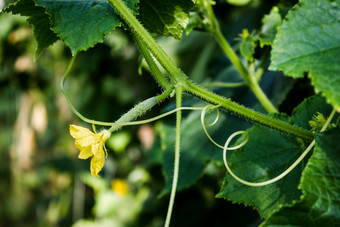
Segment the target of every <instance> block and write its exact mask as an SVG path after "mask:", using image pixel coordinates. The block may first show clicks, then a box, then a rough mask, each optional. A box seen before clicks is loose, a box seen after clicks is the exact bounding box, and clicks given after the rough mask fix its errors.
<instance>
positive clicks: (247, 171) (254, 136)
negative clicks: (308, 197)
mask: <svg viewBox="0 0 340 227" xmlns="http://www.w3.org/2000/svg"><path fill="white" fill-rule="evenodd" d="M320 99H321V100H323V99H322V98H320V97H314V98H312V99H309V100H307V101H305V102H303V103H301V104H300V105H299V106H298V107H297V108H296V109H295V111H294V116H293V117H291V118H288V117H283V116H281V117H280V118H281V119H282V120H284V119H285V118H286V121H289V120H290V121H293V122H294V123H296V122H295V121H296V120H298V121H301V122H305V123H303V124H300V125H298V126H304V125H308V127H310V126H309V124H308V121H309V120H310V119H311V118H312V116H313V114H316V112H320V111H323V110H324V109H327V110H328V108H329V105H327V104H326V102H325V100H323V101H321V100H320ZM323 106H328V108H326V107H323ZM323 114H327V113H323ZM248 132H249V142H248V143H247V144H246V145H245V146H244V147H242V148H241V149H239V150H237V151H234V153H233V154H232V155H231V157H230V158H229V163H230V168H231V169H232V171H233V172H234V173H235V174H236V175H237V176H239V177H241V178H242V179H245V180H247V181H251V182H263V181H266V180H270V179H272V178H274V177H276V176H278V175H279V174H281V173H282V172H283V171H285V170H286V169H287V168H288V167H289V166H290V165H291V164H292V163H293V162H294V161H295V160H296V159H297V158H298V157H299V155H300V154H301V153H302V152H303V151H304V150H305V148H306V145H307V144H304V142H303V141H301V140H300V139H297V138H296V137H293V136H290V135H284V134H281V133H279V132H276V131H270V130H268V129H266V128H263V127H261V126H258V125H254V126H253V127H252V128H251V129H249V130H248ZM306 162H307V161H306V159H305V160H304V161H303V162H302V163H300V164H299V165H298V166H297V167H295V169H294V170H293V171H292V172H290V173H289V174H288V175H287V176H285V177H284V178H283V179H281V180H279V181H278V182H275V183H273V184H270V185H266V186H263V187H250V186H247V185H243V184H241V183H239V182H238V181H236V180H235V179H234V178H233V177H232V176H231V175H229V174H227V176H226V178H225V181H224V185H223V186H222V188H221V191H220V192H219V194H218V195H217V197H219V198H225V199H228V200H231V201H233V202H237V203H244V204H245V205H251V206H253V207H254V208H256V209H257V210H258V211H259V213H260V214H261V215H262V216H263V217H269V216H270V215H271V214H273V213H274V212H276V211H278V210H279V209H280V208H281V207H282V206H287V205H290V204H293V202H294V201H299V200H300V198H301V195H302V192H301V190H299V189H298V185H299V183H300V176H301V172H302V170H303V168H304V164H305V163H306Z"/></svg>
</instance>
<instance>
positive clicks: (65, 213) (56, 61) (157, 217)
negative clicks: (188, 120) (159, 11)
mask: <svg viewBox="0 0 340 227" xmlns="http://www.w3.org/2000/svg"><path fill="white" fill-rule="evenodd" d="M242 2H244V3H243V4H241V6H235V5H231V4H233V1H229V3H230V4H228V3H226V1H222V0H221V1H218V3H219V4H218V7H216V8H215V12H216V15H217V17H218V18H219V19H220V22H221V26H222V28H223V31H224V32H225V35H226V36H227V38H228V39H229V40H230V42H231V43H232V44H233V45H234V46H235V47H236V48H237V47H238V45H239V42H240V40H237V39H235V37H236V38H237V37H239V34H240V33H242V29H244V28H247V29H248V30H249V31H252V30H255V29H258V28H259V26H260V25H261V23H260V22H261V19H262V17H263V15H264V14H266V13H269V11H270V9H271V7H272V6H273V5H275V4H278V3H280V4H282V5H287V6H291V5H293V3H294V1H280V2H278V1H270V2H269V1H259V0H257V1H251V2H250V3H249V1H242ZM8 3H9V2H4V1H1V4H2V6H4V5H6V4H8ZM158 41H159V43H161V45H162V46H163V47H164V49H165V50H166V52H167V53H169V54H170V55H171V56H172V57H173V59H175V61H176V62H177V64H178V65H179V67H180V68H181V69H183V71H184V72H186V73H187V75H188V76H189V77H191V78H192V79H193V80H194V81H196V82H198V83H203V84H208V83H209V82H211V81H213V80H215V79H216V78H217V79H220V78H222V79H223V78H225V77H228V80H229V82H231V81H239V80H240V78H239V76H238V75H237V73H235V70H233V69H232V68H231V67H229V65H230V63H229V61H228V60H227V59H226V57H225V56H224V54H223V53H222V51H221V50H220V48H219V47H218V46H217V44H216V42H215V41H214V39H213V38H212V37H211V36H210V35H209V34H207V33H204V32H199V31H193V32H191V33H190V34H189V35H185V34H184V36H183V40H182V41H180V42H179V41H175V40H174V39H173V38H160V39H159V40H158ZM35 46H36V43H35V41H34V38H33V34H32V29H31V27H30V26H29V25H28V24H27V23H26V21H25V18H24V17H18V16H14V15H10V14H0V90H1V93H0V132H1V133H0V176H1V177H0V198H1V199H0V200H1V202H0V226H162V225H163V222H164V219H165V215H166V210H167V205H168V197H169V195H168V194H167V193H163V194H164V195H163V196H159V195H160V193H161V192H162V191H163V189H164V187H165V182H166V179H165V175H164V173H163V172H162V168H161V161H160V155H161V154H160V153H161V152H162V149H161V146H162V141H161V138H160V137H161V128H162V125H163V127H164V125H170V126H171V125H173V124H174V121H173V120H174V116H170V117H168V118H167V119H165V120H163V121H162V122H163V123H161V122H157V123H153V124H147V125H142V126H132V127H126V128H124V129H123V130H121V131H119V132H117V133H114V134H113V136H112V137H111V138H110V140H109V141H108V142H107V148H108V150H109V155H108V157H107V160H106V163H105V167H104V170H103V171H102V172H101V177H100V178H95V177H93V176H91V175H90V171H89V160H86V161H84V160H79V159H77V155H78V151H77V150H76V148H75V146H74V140H73V139H72V138H71V136H70V135H69V129H68V128H69V124H71V123H72V124H78V125H83V126H86V127H89V128H90V127H91V126H90V125H86V124H83V123H82V122H81V121H80V120H79V119H77V118H76V116H75V115H74V114H73V113H72V112H71V111H70V108H69V106H68V103H67V102H66V100H65V98H64V97H63V95H62V93H61V92H60V88H59V83H60V80H61V77H62V75H63V73H64V72H65V70H66V67H67V64H68V62H69V60H70V58H71V54H70V51H69V50H68V49H67V48H66V47H65V46H64V45H63V44H62V43H61V42H57V43H55V44H54V45H53V46H51V47H50V48H48V49H47V50H46V51H45V52H44V53H43V54H42V56H40V58H39V59H38V60H37V61H36V62H34V61H33V55H34V50H35ZM256 51H257V52H256V53H258V54H259V55H261V53H262V52H263V49H260V50H256ZM255 56H256V55H255ZM138 72H141V75H140V74H139V73H138ZM264 78H265V79H263V82H264V83H263V84H261V85H262V86H263V87H264V89H265V90H266V91H267V92H269V93H270V92H272V94H279V93H280V94H281V95H282V97H271V98H272V100H275V102H276V104H279V103H282V105H281V106H280V108H281V110H284V111H285V112H287V113H289V111H291V110H292V109H293V107H294V104H290V105H287V104H285V103H284V102H283V100H284V97H285V96H286V95H290V94H289V88H291V87H292V86H293V82H292V81H291V80H289V79H286V78H283V77H282V75H281V74H279V73H268V74H266V75H264ZM278 82H279V83H278ZM273 84H276V86H273ZM279 84H285V86H284V89H283V87H279V86H278V85H279ZM294 86H298V85H297V84H295V85H294ZM287 88H288V89H287ZM66 89H67V91H68V93H69V95H70V97H71V98H72V101H73V103H74V104H75V106H76V107H77V108H78V110H79V111H80V112H81V113H82V114H83V115H85V116H86V117H88V118H90V119H96V120H102V121H114V120H116V119H118V118H119V116H121V115H122V114H123V113H124V112H126V111H127V110H128V109H130V108H131V107H132V106H133V105H134V104H136V103H138V102H139V101H142V100H144V99H146V98H148V97H151V96H154V95H155V94H157V93H160V92H161V90H160V88H159V87H158V86H157V85H156V84H155V81H154V80H153V78H152V76H151V75H149V73H148V71H147V70H145V68H144V67H143V63H142V59H141V58H140V54H139V51H138V49H137V48H136V46H135V43H134V41H133V40H132V39H131V36H130V34H129V32H128V31H126V30H124V29H117V30H116V31H114V32H112V34H110V35H108V36H107V37H106V39H105V41H104V43H102V44H99V45H97V46H96V47H94V48H92V49H90V50H89V51H87V52H86V53H81V54H79V56H78V58H77V60H76V62H75V65H74V68H73V70H72V73H71V76H70V78H69V79H68V81H67V82H66ZM275 89H276V90H275ZM277 89H281V90H282V92H273V90H275V91H277ZM306 89H307V90H308V88H306ZM300 90H301V89H300ZM215 91H216V92H217V93H220V94H223V95H225V96H227V97H233V99H234V100H236V101H237V102H239V103H242V104H243V105H246V106H249V107H252V108H254V109H257V110H259V111H262V109H261V107H260V106H259V105H257V104H256V102H255V98H254V97H253V95H252V94H251V92H249V90H248V89H247V88H245V87H241V88H235V89H225V88H216V89H215ZM307 94H308V93H305V95H307ZM301 99H303V97H301ZM185 102H186V104H188V105H190V104H192V103H194V102H197V100H195V99H189V98H187V99H186V101H185ZM296 102H297V103H299V101H298V100H297V101H296ZM167 105H168V107H166V106H167ZM167 105H162V106H157V107H156V108H154V109H153V110H152V111H150V112H149V113H148V114H147V115H146V117H151V116H155V115H157V114H159V113H160V112H162V111H165V110H166V109H169V108H172V107H173V105H172V104H171V102H167ZM185 114H187V115H188V113H185ZM231 119H232V120H233V121H234V119H233V118H231ZM237 121H238V122H240V123H237V124H239V125H237V124H236V125H233V127H235V128H237V127H238V126H241V128H247V127H249V125H250V123H249V122H245V121H243V120H241V121H240V120H239V119H237ZM196 125H197V127H196V128H197V129H196V128H195V129H192V130H201V128H200V127H201V126H200V123H199V121H197V124H196ZM222 128H223V127H222ZM238 129H240V128H238ZM189 130H190V129H189ZM230 130H231V129H230ZM194 133H195V132H194ZM221 133H222V131H221V130H219V131H218V133H216V134H217V135H219V136H220V137H221V140H223V139H226V138H227V135H224V134H221ZM188 134H189V132H188ZM182 141H183V143H188V144H190V143H194V144H195V143H197V141H196V140H195V138H190V137H185V139H183V140H182ZM195 141H196V142H195ZM216 152H217V151H216ZM218 159H219V158H216V160H214V161H209V162H207V163H206V165H205V166H204V174H203V176H201V177H200V179H199V180H198V181H197V182H195V183H194V184H193V185H192V186H191V187H189V188H184V189H183V190H181V191H180V192H179V193H178V194H177V197H176V202H175V207H174V213H173V219H172V226H221V225H230V226H257V225H258V224H259V223H261V218H260V217H259V215H258V214H257V212H256V211H254V210H252V208H246V207H243V206H241V205H236V204H231V202H228V201H223V200H220V199H215V195H216V193H217V192H218V191H219V189H220V187H221V183H222V180H223V177H224V174H225V169H224V168H223V167H222V165H220V161H219V160H218ZM169 165H172V162H171V161H169Z"/></svg>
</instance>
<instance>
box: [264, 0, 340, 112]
mask: <svg viewBox="0 0 340 227" xmlns="http://www.w3.org/2000/svg"><path fill="white" fill-rule="evenodd" d="M339 31H340V0H334V1H330V0H301V1H300V3H299V4H297V5H296V6H295V7H294V8H293V9H292V10H290V11H289V13H288V15H287V17H286V19H285V20H284V22H283V23H282V25H281V27H279V31H278V34H277V36H276V39H275V40H274V44H273V51H272V62H271V65H270V69H271V70H282V71H283V72H284V73H285V74H286V75H288V76H292V77H294V78H299V77H303V76H304V73H306V72H308V76H309V77H310V78H311V81H312V84H313V85H314V87H315V90H316V92H322V93H323V95H324V96H326V97H327V99H328V101H329V102H330V103H332V104H333V105H335V106H338V107H339V106H340V59H339V55H340V38H339Z"/></svg>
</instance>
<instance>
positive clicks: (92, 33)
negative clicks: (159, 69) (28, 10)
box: [36, 0, 138, 55]
mask: <svg viewBox="0 0 340 227" xmlns="http://www.w3.org/2000/svg"><path fill="white" fill-rule="evenodd" d="M36 3H37V5H39V6H44V7H46V11H47V13H48V14H49V15H51V21H53V23H52V28H51V29H52V30H53V31H54V32H56V33H57V34H58V36H59V37H60V39H62V40H63V41H64V42H65V44H66V45H67V46H68V47H69V48H70V49H71V52H72V54H73V55H74V54H76V53H78V52H80V51H86V50H87V49H89V48H91V47H93V46H94V45H96V44H97V43H100V42H103V40H104V37H105V35H106V34H108V33H111V32H112V31H113V30H114V29H115V28H116V27H118V26H120V25H121V21H120V19H119V17H118V15H117V14H116V13H115V11H114V10H113V8H112V6H111V5H110V4H109V2H107V1H103V0H95V1H91V0H69V1H55V0H36ZM124 3H125V4H126V5H127V6H128V7H129V8H130V9H131V10H132V11H133V12H136V10H137V6H136V5H137V3H138V1H137V0H126V1H124Z"/></svg>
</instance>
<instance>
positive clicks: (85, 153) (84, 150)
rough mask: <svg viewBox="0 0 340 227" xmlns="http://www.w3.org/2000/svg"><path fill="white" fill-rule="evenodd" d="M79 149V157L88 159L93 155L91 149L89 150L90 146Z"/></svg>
mask: <svg viewBox="0 0 340 227" xmlns="http://www.w3.org/2000/svg"><path fill="white" fill-rule="evenodd" d="M79 150H80V153H79V155H78V158H79V159H88V158H89V157H91V156H92V155H93V153H92V150H91V146H88V147H82V148H81V149H79Z"/></svg>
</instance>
